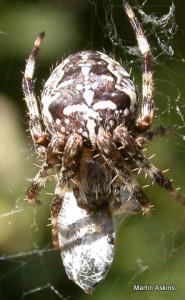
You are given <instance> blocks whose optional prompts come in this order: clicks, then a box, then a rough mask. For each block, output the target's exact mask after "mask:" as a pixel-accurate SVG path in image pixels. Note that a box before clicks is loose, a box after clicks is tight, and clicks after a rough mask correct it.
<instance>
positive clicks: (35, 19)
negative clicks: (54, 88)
mask: <svg viewBox="0 0 185 300" xmlns="http://www.w3.org/2000/svg"><path fill="white" fill-rule="evenodd" d="M51 2H52V3H49V4H48V7H47V5H45V4H44V1H40V2H39V4H38V3H37V2H36V1H27V2H26V4H25V5H22V4H20V2H19V1H15V7H14V13H13V12H12V8H11V6H8V5H7V4H6V5H5V4H3V3H2V4H1V6H2V16H1V18H0V19H1V21H0V30H1V35H0V38H1V44H2V48H1V51H2V53H0V58H1V62H2V71H1V73H2V74H1V75H0V76H2V79H1V82H3V83H2V84H1V94H2V95H3V96H1V97H0V98H1V99H0V166H1V167H0V186H1V187H0V197H1V201H0V228H1V237H0V300H1V299H2V300H7V299H15V300H17V299H26V300H30V299H31V300H34V299H47V300H50V299H87V298H88V297H91V299H104V298H105V297H106V298H108V299H124V298H126V299H135V298H136V299H137V298H140V297H142V296H144V297H146V298H147V297H148V299H156V298H157V299H173V298H177V299H182V298H183V295H184V274H185V239H184V231H185V213H184V209H183V208H182V207H181V206H180V205H178V204H177V203H176V202H175V201H173V199H170V197H169V196H168V194H167V193H166V192H164V191H163V190H161V189H160V188H159V187H157V186H155V185H154V186H153V185H151V182H150V181H149V180H145V179H144V178H143V177H142V176H141V177H140V178H139V182H140V183H141V185H149V187H148V188H147V189H146V193H147V194H148V196H149V198H150V201H151V203H152V204H153V205H154V206H155V209H154V210H153V212H152V216H151V217H150V218H143V217H141V216H138V215H135V216H132V217H130V218H129V219H125V218H122V217H121V219H119V220H118V223H119V224H118V228H119V231H118V236H117V247H116V248H117V250H116V255H115V259H114V263H113V265H112V267H111V270H110V272H109V274H108V276H107V278H106V280H105V281H104V282H102V283H101V284H100V286H99V287H97V289H96V290H95V292H94V294H93V295H92V296H88V295H85V294H84V293H83V292H82V291H81V290H80V289H79V288H78V287H76V286H75V285H74V284H73V283H72V282H71V281H69V280H68V279H67V278H66V275H65V272H64V269H63V266H62V263H61V259H60V254H59V253H58V252H56V251H54V250H53V247H52V243H51V227H50V226H47V225H49V224H50V220H49V218H50V207H49V205H50V203H51V196H50V195H48V194H47V192H48V193H51V192H52V191H53V190H54V186H55V182H54V180H53V177H52V176H51V181H50V180H49V182H48V185H47V187H46V189H45V190H44V192H43V193H42V194H41V200H42V206H41V207H39V208H33V207H31V206H29V205H27V204H26V203H25V202H24V194H25V189H26V187H27V185H28V183H27V182H26V181H25V178H32V177H33V176H34V175H35V174H36V172H37V170H38V167H37V166H35V165H33V163H37V164H40V162H39V161H38V160H37V159H36V157H35V155H34V154H33V149H32V146H31V140H30V138H29V133H28V132H26V129H27V117H26V116H25V107H24V106H21V104H20V99H21V97H22V95H21V93H20V92H17V94H16V93H15V92H14V91H13V90H12V85H13V84H12V82H14V80H15V84H14V86H16V88H17V90H20V89H21V75H20V71H21V70H23V68H24V66H23V61H24V58H25V57H26V55H27V53H28V52H29V49H30V45H32V42H33V39H34V37H35V35H36V34H37V32H38V31H40V30H43V28H46V31H47V32H48V37H47V40H46V41H45V44H44V45H43V49H42V51H41V54H40V57H39V59H40V63H39V64H38V72H37V77H38V80H37V83H36V84H37V90H38V94H39V89H40V80H41V79H42V78H47V76H48V73H47V72H48V70H49V68H50V65H51V64H52V62H53V61H56V60H57V59H58V58H59V57H61V51H62V53H63V54H62V55H63V56H66V55H68V54H69V53H71V52H75V51H80V50H82V49H89V48H92V49H96V50H103V49H104V50H103V51H106V52H107V53H111V54H113V55H114V56H115V58H116V59H117V60H121V61H122V62H123V65H124V66H125V67H126V68H127V70H129V69H130V71H131V76H132V77H134V80H135V82H136V84H137V86H138V87H139V93H141V71H140V65H141V59H140V55H139V52H138V49H137V47H135V38H134V34H133V32H132V29H131V27H130V25H129V23H128V20H127V18H126V16H125V14H124V12H123V11H122V7H121V1H113V0H104V1H98V0H97V1H95V0H89V1H80V0H78V7H76V1H71V2H70V3H68V2H69V1H64V0H63V1H61V3H59V2H57V1H55V2H53V1H51ZM129 3H130V4H131V5H132V6H133V7H134V9H135V11H136V13H137V16H138V18H139V20H140V21H141V23H142V26H143V28H144V30H145V33H146V36H147V38H148V40H149V41H150V44H151V48H152V50H153V55H154V64H153V68H154V77H155V80H154V86H155V89H154V93H155V105H156V110H155V119H154V124H153V127H154V128H155V127H157V126H161V125H162V126H165V127H169V128H171V133H170V134H169V135H167V136H165V137H161V138H158V139H156V140H155V141H154V142H152V143H151V145H149V146H148V148H147V150H146V152H145V153H146V155H147V156H148V157H150V156H152V155H153V154H157V155H156V156H155V157H154V158H153V159H152V161H153V163H155V164H156V165H157V166H158V167H159V168H160V169H161V170H164V169H168V168H170V169H171V170H170V172H169V173H168V175H169V177H170V178H171V177H172V178H173V179H174V185H175V186H176V187H178V186H180V187H181V188H182V193H184V194H185V184H184V178H185V176H184V166H185V155H184V151H185V102H184V96H185V90H184V82H185V74H184V69H185V49H184V45H183V43H182V41H184V34H185V30H184V28H185V23H184V13H183V8H184V3H183V0H182V1H179V3H178V5H175V4H174V3H173V2H171V1H168V0H163V1H162V4H161V1H156V0H148V1H147V0H145V1H144V0H142V1H139V0H138V1H136V0H133V1H129ZM16 14H17V18H18V19H19V21H20V22H22V23H21V24H25V20H26V22H27V24H29V22H30V24H36V25H35V28H34V29H33V30H31V29H29V30H31V32H30V34H28V31H26V30H25V29H24V31H23V29H22V28H20V27H16V26H15V29H14V27H13V25H11V22H10V21H7V20H11V19H12V18H13V17H14V19H12V23H13V21H14V23H15V24H16V20H18V19H16ZM61 19H62V21H61ZM43 20H44V21H43ZM62 22H63V23H62ZM65 22H66V23H65ZM4 24H5V25H6V24H7V25H6V26H5V25H4ZM51 24H52V26H51ZM22 27H24V26H22ZM28 27H29V28H32V26H28ZM51 27H52V30H51ZM86 27H87V28H88V30H87V31H85V28H86ZM74 28H75V29H74ZM66 31H67V33H68V35H67V36H66ZM15 41H16V43H15ZM49 41H50V42H49ZM25 43H26V47H25V46H24V45H25ZM16 44H17V45H18V46H16ZM64 44H65V45H64ZM44 47H45V48H44ZM62 47H63V48H62ZM20 48H21V49H20ZM7 49H10V53H9V56H7V57H8V58H7V60H6V62H7V63H6V68H5V69H4V64H3V58H4V57H6V55H5V53H6V51H7ZM5 50H6V51H5ZM39 74H40V75H39ZM17 77H18V79H15V78H17ZM139 284H140V285H143V286H145V285H156V284H158V285H161V286H162V285H164V286H170V285H171V286H174V287H175V292H170V291H163V292H160V291H153V292H152V291H145V292H142V291H140V292H139V291H134V285H139Z"/></svg>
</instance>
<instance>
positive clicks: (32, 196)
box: [26, 134, 64, 204]
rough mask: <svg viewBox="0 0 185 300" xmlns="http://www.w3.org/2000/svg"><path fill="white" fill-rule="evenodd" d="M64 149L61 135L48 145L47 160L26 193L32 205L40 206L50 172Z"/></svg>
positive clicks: (54, 137)
mask: <svg viewBox="0 0 185 300" xmlns="http://www.w3.org/2000/svg"><path fill="white" fill-rule="evenodd" d="M63 148H64V137H63V136H62V135H61V134H60V136H59V135H54V136H53V137H52V139H51V142H50V143H49V145H48V148H47V150H46V151H47V152H46V159H45V160H44V162H43V164H42V166H41V168H40V170H39V172H38V173H37V175H36V176H35V177H34V179H33V180H32V182H31V185H30V186H29V188H28V190H27V192H26V200H27V201H28V202H30V203H31V204H40V203H41V202H40V201H39V200H38V199H37V197H38V194H39V192H40V190H41V189H42V187H44V186H45V183H46V180H47V178H48V175H49V170H50V169H51V168H52V167H53V166H54V165H55V164H56V163H57V162H58V159H59V156H61V151H62V150H63Z"/></svg>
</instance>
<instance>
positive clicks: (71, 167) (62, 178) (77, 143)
mask: <svg viewBox="0 0 185 300" xmlns="http://www.w3.org/2000/svg"><path fill="white" fill-rule="evenodd" d="M82 147H83V141H82V137H81V135H79V134H76V133H73V134H71V135H69V137H68V140H67V142H66V145H65V149H64V153H63V163H62V167H61V170H60V172H59V174H58V182H57V185H56V189H55V193H54V198H53V201H52V205H51V223H52V236H53V246H54V248H55V249H59V243H58V224H57V222H58V214H59V211H60V209H61V206H62V202H63V199H64V195H65V193H66V191H68V190H69V189H72V187H73V183H72V182H71V179H72V178H73V177H74V176H75V175H76V172H77V171H78V168H79V166H78V163H77V162H78V158H79V156H80V155H81V152H82ZM70 184H71V186H69V185H70Z"/></svg>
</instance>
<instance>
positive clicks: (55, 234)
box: [51, 182, 66, 249]
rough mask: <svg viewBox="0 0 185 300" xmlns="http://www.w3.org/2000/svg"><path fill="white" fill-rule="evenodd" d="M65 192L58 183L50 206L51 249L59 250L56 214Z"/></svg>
mask: <svg viewBox="0 0 185 300" xmlns="http://www.w3.org/2000/svg"><path fill="white" fill-rule="evenodd" d="M65 192H66V187H65V186H64V185H63V186H62V185H61V182H58V184H57V185H56V188H55V193H54V197H53V201H52V204H51V224H52V240H53V247H54V248H55V249H59V248H60V247H59V242H58V214H59V212H60V209H61V206H62V203H63V199H64V193H65Z"/></svg>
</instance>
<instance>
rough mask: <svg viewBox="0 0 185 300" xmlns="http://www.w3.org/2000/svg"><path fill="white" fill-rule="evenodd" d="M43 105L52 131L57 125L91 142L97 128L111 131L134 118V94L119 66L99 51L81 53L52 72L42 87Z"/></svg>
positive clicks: (48, 125)
mask: <svg viewBox="0 0 185 300" xmlns="http://www.w3.org/2000/svg"><path fill="white" fill-rule="evenodd" d="M42 103H43V117H44V120H45V124H46V126H47V128H48V129H49V130H50V131H51V132H52V131H53V130H54V129H55V128H56V126H57V128H58V129H59V130H61V131H65V132H67V133H71V132H74V130H75V131H76V132H79V133H81V134H82V135H83V136H84V137H85V138H88V139H89V140H90V141H92V140H93V139H94V138H95V135H96V133H97V129H98V128H99V127H100V126H102V127H103V128H104V129H106V130H108V131H112V130H113V129H114V128H115V127H116V126H118V125H119V124H127V123H130V121H132V120H133V119H134V117H135V113H136V107H137V93H136V90H135V86H134V84H133V82H132V81H131V79H130V76H129V74H128V73H127V72H126V71H125V70H124V69H123V67H122V66H121V65H120V64H119V63H117V62H116V61H114V60H113V59H112V58H110V57H109V56H107V55H105V54H103V53H101V52H93V51H83V52H80V53H76V54H74V55H71V56H69V57H68V58H66V59H65V60H64V61H63V62H62V63H61V64H60V65H58V66H57V67H56V68H55V69H54V71H53V72H52V74H51V76H50V77H49V79H48V80H47V81H46V84H45V86H44V91H43V94H42Z"/></svg>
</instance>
